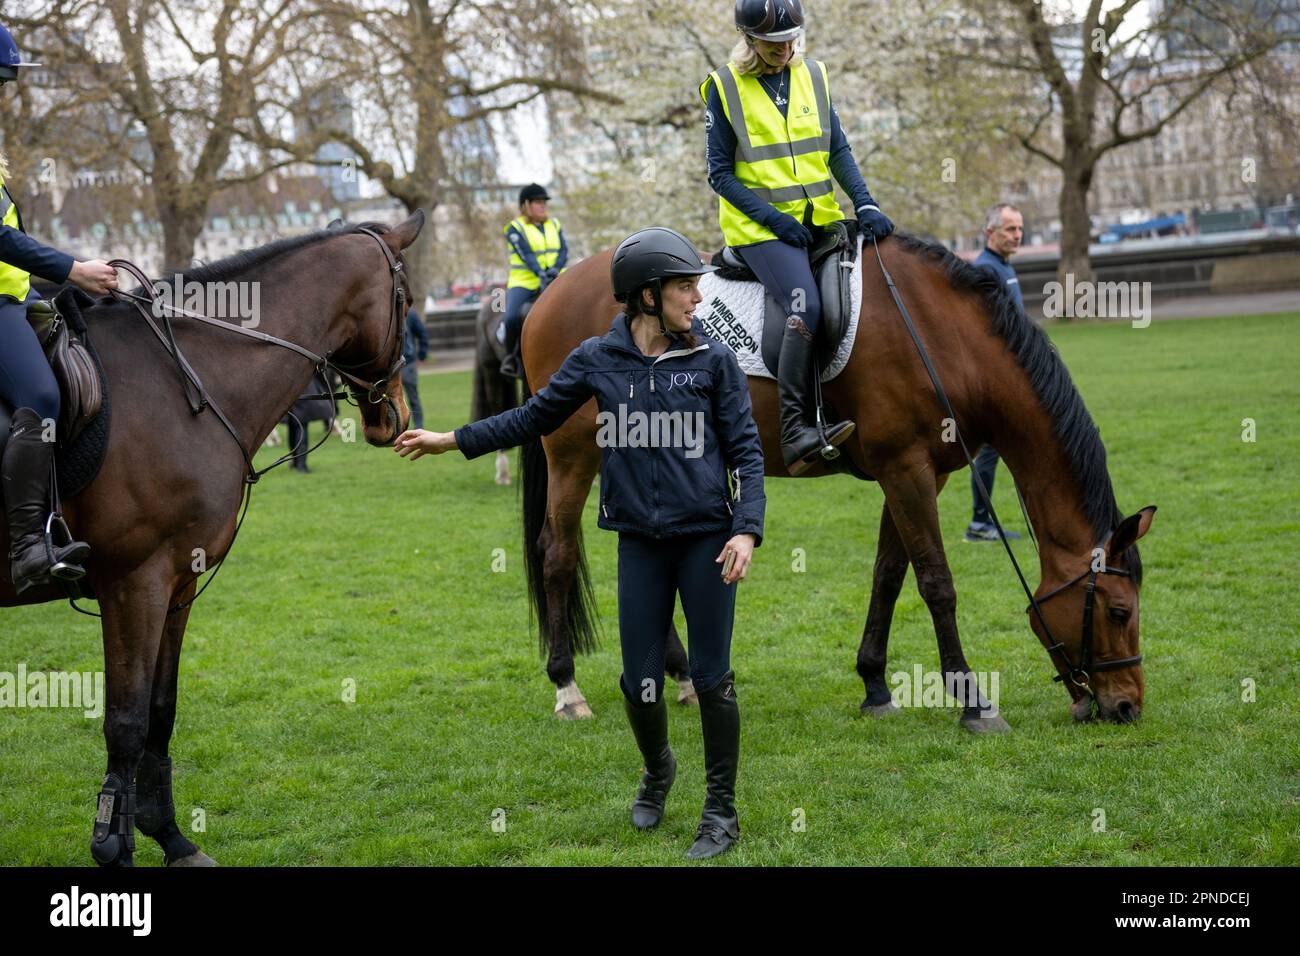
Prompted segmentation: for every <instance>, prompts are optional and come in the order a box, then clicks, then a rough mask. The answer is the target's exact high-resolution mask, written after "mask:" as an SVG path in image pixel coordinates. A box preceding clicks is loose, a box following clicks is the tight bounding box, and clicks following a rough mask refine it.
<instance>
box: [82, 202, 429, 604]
mask: <svg viewBox="0 0 1300 956" xmlns="http://www.w3.org/2000/svg"><path fill="white" fill-rule="evenodd" d="M353 231H354V232H357V233H364V234H365V235H367V236H369V237H370V238H372V239H374V240H375V242H377V243H378V244H379V248H380V249H382V250H383V253H384V258H385V259H386V260H387V262H388V271H389V275H390V277H391V278H392V281H393V294H392V299H391V301H392V309H391V310H390V313H389V317H388V332H387V333H386V334H385V336H384V341H383V344H382V345H381V346H380V347H379V351H377V352H376V353H375V356H374V358H372V359H370V360H369V361H366V362H361V363H358V364H354V365H339V364H338V363H336V362H334V361H332V356H333V354H334V353H333V352H330V353H329V354H327V355H317V354H316V353H315V352H313V351H311V350H310V349H307V348H304V347H303V346H301V345H298V344H297V343H295V342H290V341H288V340H286V339H282V338H278V337H276V336H274V335H268V334H267V333H265V332H259V331H257V330H256V329H247V328H244V327H243V326H242V325H232V324H231V323H229V322H221V321H218V320H216V319H213V318H210V317H209V316H206V315H203V314H202V313H199V312H191V311H190V310H189V309H182V308H179V307H177V306H173V305H170V304H168V303H165V302H161V301H159V299H160V296H158V295H152V296H145V295H137V294H135V293H133V292H125V291H123V290H121V289H114V290H112V294H113V296H114V297H116V298H118V299H121V300H123V301H126V302H129V303H130V304H131V305H133V306H134V307H135V309H136V311H137V312H139V313H140V315H141V316H142V317H143V318H144V321H145V323H146V324H147V325H148V326H149V328H150V329H151V330H152V331H153V333H154V335H155V336H157V338H158V341H160V342H161V343H162V344H163V348H165V349H166V350H167V354H168V355H170V356H171V358H172V360H173V361H174V362H175V363H176V367H177V369H178V370H179V372H180V374H181V384H182V387H183V389H184V391H185V399H186V401H187V402H188V403H189V406H190V412H191V414H194V415H198V414H199V413H200V412H202V411H203V410H204V409H205V408H209V409H211V410H212V413H213V414H214V415H216V417H217V419H218V421H220V422H221V424H222V425H223V426H224V427H225V429H226V431H227V432H229V433H230V437H231V438H233V439H234V440H235V444H236V445H238V446H239V451H240V453H241V454H242V455H243V456H244V464H245V466H246V468H247V473H246V474H245V476H244V495H243V506H242V508H241V510H240V515H239V520H238V521H237V522H236V524H235V534H234V536H232V537H231V540H230V547H228V548H226V554H223V555H222V556H221V558H220V559H219V560H218V561H217V562H216V564H215V565H213V566H212V568H211V571H212V574H211V575H210V576H209V577H208V580H207V581H206V582H204V584H203V587H201V588H199V590H198V591H197V592H196V593H195V595H194V596H193V597H192V598H190V599H189V600H188V601H185V602H184V603H182V604H178V605H176V606H175V607H173V608H171V609H169V611H168V613H169V614H171V613H173V612H175V611H179V610H182V609H184V608H187V607H189V606H190V605H191V604H193V603H194V602H195V601H196V600H198V598H199V595H201V594H202V593H203V592H204V591H206V590H207V588H208V585H210V584H211V583H212V582H213V580H214V579H215V578H216V575H217V571H219V570H220V568H221V565H222V563H224V561H225V558H226V555H228V554H229V553H230V551H231V549H232V548H233V547H234V545H235V537H237V536H238V535H239V529H240V528H241V527H243V524H244V516H245V515H247V514H248V506H249V503H250V502H251V501H252V493H251V489H252V486H253V485H255V484H256V483H257V482H258V481H259V480H260V479H261V477H262V476H263V475H265V474H266V473H267V472H268V471H270V470H271V469H273V468H275V467H277V466H279V465H282V464H284V463H285V462H286V461H289V460H291V459H292V458H294V457H296V456H297V455H298V454H301V453H302V452H299V451H298V449H296V448H295V449H292V450H290V452H289V453H288V454H286V455H283V456H281V457H280V458H278V459H276V460H275V461H274V462H272V463H271V464H270V465H268V466H267V467H265V468H263V469H261V470H260V471H259V470H258V469H257V468H255V467H254V466H253V455H252V453H251V452H250V451H249V449H248V448H246V447H245V446H244V442H243V439H241V438H240V437H239V433H238V431H236V429H235V426H234V425H233V424H231V422H230V419H229V418H228V417H227V416H226V413H225V412H224V411H222V409H221V406H220V405H218V404H217V402H216V401H215V400H214V399H213V398H212V396H211V395H210V394H208V391H207V389H206V388H205V387H204V385H203V382H202V380H201V379H200V378H199V376H198V373H197V372H195V371H194V368H193V366H191V365H190V363H189V361H188V360H187V359H186V358H185V355H184V354H183V353H182V352H181V349H180V346H179V345H178V344H177V342H176V335H175V333H174V332H173V330H172V324H171V317H172V315H183V316H186V317H188V318H191V319H195V320H197V321H199V322H203V323H206V324H207V325H211V326H213V327H214V328H218V329H224V330H226V331H227V332H234V333H237V334H239V335H244V336H247V337H249V338H252V339H256V340H257V341H259V342H266V343H267V344H270V345H276V346H279V347H280V348H284V349H288V350H289V351H291V352H296V353H297V354H299V355H301V356H303V357H304V358H307V359H310V360H311V362H312V364H313V365H315V367H316V372H317V373H318V374H319V373H324V372H325V371H326V370H327V369H331V370H333V371H334V372H335V373H336V374H338V375H339V377H340V378H342V379H343V380H344V381H345V382H347V385H348V390H347V393H346V394H345V393H343V392H325V393H323V394H319V395H304V396H300V397H301V398H307V399H325V398H329V399H339V398H347V397H348V396H349V395H350V396H351V398H352V401H353V403H354V404H357V405H358V406H359V405H360V398H359V395H360V394H361V393H362V392H364V393H365V399H366V401H368V402H369V403H370V404H371V405H378V404H380V403H382V404H384V405H386V406H387V407H388V411H389V412H390V413H391V415H392V417H393V421H394V422H396V424H397V426H398V427H399V428H400V427H401V424H402V419H401V415H400V414H399V413H398V411H397V405H396V404H395V403H394V402H393V400H392V399H391V398H390V397H389V395H388V388H389V383H390V382H392V380H393V377H394V376H396V375H398V374H399V373H400V372H401V370H402V368H403V366H405V365H406V356H405V354H404V350H403V349H402V348H400V347H399V348H398V349H397V356H396V358H394V359H393V361H392V362H391V363H390V364H389V366H388V371H387V372H385V373H384V375H383V376H382V377H381V378H378V379H376V380H374V381H367V380H366V379H363V378H360V377H359V376H358V375H356V374H355V373H356V372H358V371H361V370H364V369H366V368H368V367H370V366H371V365H373V364H374V363H375V362H376V361H378V360H379V359H380V358H381V357H382V356H383V355H385V354H386V353H387V351H388V349H389V342H391V341H392V340H393V334H394V332H395V331H397V330H398V329H399V328H400V327H401V322H402V317H403V315H404V314H405V308H404V306H405V298H406V293H405V289H404V288H403V283H402V277H403V275H404V271H403V269H402V261H401V259H399V258H398V257H397V256H396V255H395V254H394V253H393V250H392V249H390V248H389V246H388V243H386V242H385V241H384V240H383V238H382V237H381V236H380V235H379V233H377V232H375V231H373V230H371V229H368V228H366V227H365V226H357V227H355V229H354V230H353ZM351 234H352V233H340V235H351ZM108 264H109V265H110V266H112V267H114V268H115V269H121V270H122V271H124V272H127V273H129V274H130V275H131V276H132V277H133V278H134V279H135V280H136V281H138V282H139V283H140V287H141V288H142V289H145V290H147V291H148V290H153V289H154V288H155V286H154V283H152V282H151V281H150V280H149V278H148V276H146V275H145V274H144V272H143V271H142V270H141V269H140V268H139V267H138V266H137V265H135V264H134V263H132V262H129V261H127V260H126V259H112V260H110V261H109V263H108ZM146 304H148V305H149V306H152V307H153V308H154V309H157V310H159V311H160V312H161V315H160V316H159V318H160V319H161V323H162V327H161V328H160V327H159V323H158V322H156V321H154V315H152V314H151V313H150V310H149V309H148V308H146V307H145V306H146ZM400 344H401V338H400V336H399V337H398V345H399V346H400ZM336 351H337V350H336ZM329 436H330V431H329V430H328V429H327V430H326V432H325V437H324V438H322V439H321V440H320V441H319V442H317V443H316V444H315V445H313V446H312V447H311V448H309V449H307V453H310V452H313V451H315V450H316V449H317V448H319V447H320V446H321V445H322V444H324V443H325V441H326V440H328V439H329ZM71 603H72V606H73V608H75V609H76V610H78V611H81V613H83V614H90V615H91V616H95V617H98V616H99V615H95V614H92V612H90V611H85V610H82V608H80V607H77V603H76V601H75V599H74V600H72V602H71Z"/></svg>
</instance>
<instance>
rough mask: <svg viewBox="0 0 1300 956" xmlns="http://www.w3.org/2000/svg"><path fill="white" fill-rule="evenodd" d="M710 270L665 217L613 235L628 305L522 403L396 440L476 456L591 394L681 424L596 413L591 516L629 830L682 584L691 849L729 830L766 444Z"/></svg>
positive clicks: (644, 785)
mask: <svg viewBox="0 0 1300 956" xmlns="http://www.w3.org/2000/svg"><path fill="white" fill-rule="evenodd" d="M711 271H713V266H707V265H704V264H703V263H702V262H701V261H700V256H699V253H698V252H697V251H696V250H695V248H694V247H693V246H692V245H691V244H690V242H689V241H687V239H686V238H685V237H684V236H682V235H681V234H679V233H677V232H674V231H673V230H671V229H663V228H658V227H655V228H650V229H644V230H642V231H641V232H638V233H636V234H634V235H632V236H630V237H629V238H627V239H625V240H624V241H623V242H622V243H621V244H620V245H619V247H618V249H617V250H615V252H614V259H613V264H612V267H611V279H612V282H613V286H614V297H615V298H616V299H617V300H618V301H619V302H622V303H625V311H624V312H623V313H622V314H620V315H619V316H618V317H617V318H615V320H614V323H613V325H612V326H611V328H610V330H609V332H608V333H607V334H605V335H604V336H600V337H592V338H589V339H587V340H586V341H585V342H583V343H582V344H581V345H579V346H578V347H577V348H576V349H574V350H573V351H572V352H571V353H569V356H568V358H566V359H565V361H564V364H563V365H561V366H560V368H559V370H557V371H556V373H555V374H554V375H553V376H551V379H550V382H549V383H548V384H547V386H546V387H545V388H543V389H542V390H541V391H539V392H538V393H537V394H536V395H534V396H533V397H532V398H531V399H529V401H528V402H527V404H525V405H523V406H521V407H519V408H514V409H511V410H509V411H507V412H503V413H502V414H500V415H497V416H495V417H493V418H488V419H484V420H483V421H479V422H475V423H473V424H470V425H465V426H463V427H461V428H458V429H456V431H454V432H428V431H423V430H421V429H415V430H412V431H407V432H404V433H403V434H401V435H400V436H398V438H397V441H396V449H395V450H396V451H397V453H398V454H399V455H401V456H402V457H407V456H410V457H411V459H412V460H414V459H416V458H420V457H421V456H423V455H425V454H435V455H437V454H442V453H443V452H445V451H449V450H451V449H453V448H456V449H459V450H460V451H461V452H462V453H463V454H464V456H465V457H466V458H476V457H477V456H479V455H482V454H485V453H486V452H489V451H495V450H496V449H499V448H511V447H514V446H515V445H520V444H523V443H524V442H526V441H529V440H532V439H535V438H537V437H539V436H541V435H549V434H550V433H551V432H553V431H555V430H556V429H557V428H559V427H560V426H561V425H562V424H564V422H565V421H566V420H567V419H568V418H569V416H571V415H572V414H573V413H574V412H576V411H577V410H578V409H579V408H580V407H582V405H584V404H585V403H586V402H587V401H588V400H589V399H590V398H592V397H593V396H594V397H595V399H596V402H597V405H598V406H599V408H600V412H601V415H600V416H598V418H597V421H598V422H600V421H602V420H604V421H606V422H607V423H608V424H616V423H624V424H627V423H633V422H638V421H641V422H644V421H649V422H651V423H652V424H651V426H650V427H651V429H653V428H654V427H655V425H654V424H653V423H655V422H662V421H674V422H676V423H677V424H679V425H680V426H681V427H680V428H677V429H676V430H674V431H672V432H670V433H665V434H670V435H671V436H673V439H674V440H670V441H655V442H652V441H650V440H648V439H645V433H644V431H643V430H639V429H637V428H636V427H635V426H634V425H633V426H631V427H602V428H601V430H600V431H599V433H598V435H597V441H598V443H599V444H600V445H601V447H602V457H601V472H600V487H601V509H600V517H599V519H598V524H599V525H600V527H602V528H606V529H609V530H612V531H617V532H618V533H619V541H618V620H619V639H620V642H621V644H622V652H623V674H622V677H621V678H620V681H619V684H620V689H621V690H622V692H623V703H624V709H625V710H626V712H627V716H628V721H629V723H631V725H632V733H633V735H634V736H635V738H636V742H637V746H638V747H639V748H640V751H641V756H642V757H643V758H644V760H645V772H644V774H643V775H642V777H641V785H640V787H639V789H638V790H637V794H636V798H635V800H634V802H633V804H632V824H633V826H635V827H637V828H638V829H641V830H648V829H650V828H652V827H654V826H656V825H657V824H658V823H659V821H660V819H661V818H662V816H663V812H664V803H665V800H666V798H667V796H668V790H669V788H670V787H671V786H672V785H673V780H674V778H675V777H676V774H677V760H676V758H675V757H674V756H673V752H672V749H671V748H670V747H669V745H668V707H667V704H666V703H665V701H664V693H663V691H664V653H665V645H666V641H667V635H668V628H669V625H670V624H671V623H672V617H673V606H674V604H675V602H676V598H677V595H678V594H680V595H681V600H682V610H683V611H684V612H685V614H686V624H687V633H688V643H689V645H690V666H691V680H692V681H693V682H694V684H695V688H696V691H697V693H698V694H699V699H700V722H701V725H702V729H703V732H704V760H705V765H706V767H705V772H706V778H707V794H706V797H705V801H704V812H703V815H702V818H701V821H700V825H699V828H698V830H697V831H696V837H695V842H694V844H693V845H692V846H691V849H690V851H689V852H688V853H687V856H688V857H689V858H691V859H703V858H706V857H712V856H717V855H718V854H720V853H723V852H725V851H726V850H728V849H730V847H731V846H732V844H733V843H735V841H736V840H738V839H739V838H740V824H739V820H738V819H737V816H736V809H735V791H736V766H737V761H738V759H739V753H740V710H739V708H738V706H737V703H736V694H735V673H734V672H733V671H732V670H731V630H732V624H733V621H734V616H735V604H736V590H735V588H734V587H733V585H734V584H735V582H737V581H740V580H742V579H744V577H745V575H746V572H747V571H748V569H749V563H750V560H751V558H752V554H753V550H754V548H756V547H757V546H758V545H759V543H760V542H761V541H762V537H763V511H764V506H765V503H766V500H765V498H764V495H763V449H762V445H761V444H760V443H759V437H758V426H757V425H755V424H754V418H753V415H752V414H751V406H750V399H749V387H748V384H747V383H746V380H745V376H744V374H743V373H742V372H741V371H740V365H739V364H738V363H737V361H736V356H735V353H733V352H732V351H731V350H730V349H729V348H727V347H726V346H725V345H723V344H722V343H720V342H718V341H716V340H715V339H711V338H709V337H708V336H707V335H705V334H704V333H703V331H702V329H701V328H700V326H699V325H697V324H696V323H695V321H694V319H695V307H696V305H698V304H699V303H700V301H702V297H701V296H700V293H699V288H698V287H699V277H700V276H701V275H703V274H704V273H706V272H711ZM665 413H667V414H666V415H665ZM667 416H679V418H669V417H667ZM692 425H696V426H697V427H692ZM677 439H680V440H677ZM729 477H730V478H731V483H732V486H733V489H734V490H731V491H728V488H727V485H728V478H729ZM718 564H721V565H723V567H722V573H721V575H719V574H718V569H717V567H716V565H718Z"/></svg>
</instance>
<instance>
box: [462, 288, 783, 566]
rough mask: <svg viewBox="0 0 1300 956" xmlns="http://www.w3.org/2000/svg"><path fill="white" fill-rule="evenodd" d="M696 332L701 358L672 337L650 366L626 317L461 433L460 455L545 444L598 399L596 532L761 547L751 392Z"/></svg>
mask: <svg viewBox="0 0 1300 956" xmlns="http://www.w3.org/2000/svg"><path fill="white" fill-rule="evenodd" d="M691 331H692V333H694V335H695V338H696V342H697V344H696V346H695V347H694V348H689V347H688V346H687V345H686V344H685V342H684V341H683V340H682V339H681V337H680V336H673V337H672V340H671V344H670V345H669V347H668V350H667V351H666V352H664V353H663V354H662V355H660V356H657V357H655V358H650V357H648V356H646V355H644V354H643V353H642V352H641V350H640V349H639V348H637V346H636V342H635V341H633V339H632V330H631V328H630V326H629V324H628V317H627V315H626V314H623V313H620V314H619V315H618V316H617V317H616V318H615V319H614V322H613V324H612V325H611V326H610V330H609V332H608V333H606V334H605V335H603V336H593V337H592V338H589V339H587V340H586V341H584V342H583V343H582V344H580V345H579V346H578V347H577V348H576V349H574V350H573V351H572V352H570V353H569V357H568V358H566V359H565V360H564V364H563V365H561V366H560V368H559V369H558V370H557V371H556V373H555V374H554V375H552V376H551V380H550V382H548V383H547V385H546V387H545V388H543V389H542V390H541V391H539V392H538V393H537V394H536V395H534V396H533V397H532V398H530V399H529V400H528V402H527V403H525V404H524V405H521V406H520V407H518V408H512V409H510V410H509V411H506V412H502V413H501V414H500V415H497V416H495V417H493V418H485V419H483V420H482V421H478V422H474V423H472V424H469V425H464V426H462V427H461V428H458V429H456V445H457V447H458V448H460V450H461V452H462V453H464V455H465V457H466V458H477V457H478V456H479V455H482V454H485V453H487V452H490V451H495V450H496V449H498V448H512V447H514V446H515V445H520V444H523V443H524V442H526V441H528V440H529V439H532V438H535V437H537V436H540V435H549V434H550V433H551V432H553V431H555V430H556V429H557V428H559V427H560V426H561V425H563V424H564V422H565V421H566V420H567V419H568V418H569V416H571V415H572V414H573V413H574V412H576V411H577V410H578V409H579V408H581V407H582V405H583V404H585V403H586V402H587V401H588V400H589V399H590V398H592V397H593V396H594V397H595V399H596V404H597V406H598V408H599V410H600V414H599V415H598V417H597V425H598V427H599V431H598V432H597V436H596V440H597V443H598V444H600V446H601V449H602V451H601V465H600V517H599V520H598V522H597V523H598V524H599V525H600V527H602V528H605V529H607V530H610V531H632V532H636V533H638V534H644V535H650V536H651V537H656V538H664V537H670V536H672V535H679V534H692V533H696V532H705V531H719V530H722V529H724V528H730V529H731V533H732V534H733V535H737V534H744V533H746V532H748V533H751V534H753V535H754V537H755V543H756V544H757V543H760V542H761V541H762V539H763V511H764V507H765V505H766V503H767V499H766V498H765V497H764V494H763V446H762V444H761V443H760V442H759V438H758V426H757V425H756V424H755V423H754V416H753V413H752V408H751V405H750V400H749V386H748V385H747V383H746V381H745V375H744V373H743V372H741V370H740V364H739V363H738V362H737V361H736V354H735V353H734V352H732V351H731V349H729V348H727V346H725V345H723V344H722V343H721V342H719V341H718V340H717V339H713V338H710V337H709V336H708V335H706V334H705V333H704V330H703V327H702V326H701V325H700V323H699V320H698V319H697V320H696V321H695V322H694V323H693V324H692V326H691ZM665 413H666V414H665ZM729 479H730V484H731V488H730V489H729V488H728V480H729Z"/></svg>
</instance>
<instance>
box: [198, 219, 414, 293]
mask: <svg viewBox="0 0 1300 956" xmlns="http://www.w3.org/2000/svg"><path fill="white" fill-rule="evenodd" d="M390 228H391V227H390V226H388V225H387V224H386V223H382V222H358V223H347V222H344V221H343V220H341V219H335V220H334V221H333V222H332V223H330V224H329V225H328V226H326V227H325V228H324V229H317V230H316V231H315V232H308V233H304V234H303V235H300V236H289V237H287V238H285V239H276V240H275V241H273V242H268V243H267V244H266V245H264V246H256V247H255V248H252V249H244V250H242V251H240V252H236V253H233V254H231V255H229V256H226V257H225V258H224V259H218V260H217V261H216V262H212V263H209V264H207V265H202V266H197V267H195V268H192V269H189V270H186V271H183V272H182V273H181V275H182V276H184V277H185V278H186V279H188V280H193V281H194V282H226V281H229V280H231V279H233V278H236V277H237V276H239V275H242V274H243V273H245V272H248V271H250V270H252V269H256V268H258V267H259V266H263V265H266V264H267V263H268V262H270V261H271V260H272V259H275V258H276V257H278V256H282V255H284V254H285V253H286V252H293V251H294V250H296V249H301V248H303V247H304V246H311V245H315V244H316V243H318V242H323V241H324V240H326V239H333V238H334V237H335V236H343V235H348V234H351V233H356V232H360V231H361V230H362V229H369V230H370V231H371V232H377V233H379V234H381V235H382V234H383V233H385V232H388V230H389V229H390Z"/></svg>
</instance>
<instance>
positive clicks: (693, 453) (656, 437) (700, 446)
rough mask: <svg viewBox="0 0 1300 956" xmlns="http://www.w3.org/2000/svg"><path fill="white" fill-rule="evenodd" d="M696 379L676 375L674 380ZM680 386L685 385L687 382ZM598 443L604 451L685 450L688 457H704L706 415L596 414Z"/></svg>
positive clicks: (623, 408)
mask: <svg viewBox="0 0 1300 956" xmlns="http://www.w3.org/2000/svg"><path fill="white" fill-rule="evenodd" d="M687 375H691V376H692V377H693V373H689V372H674V373H673V378H674V379H677V378H678V377H681V378H683V379H684V378H686V376H687ZM678 384H681V385H685V384H686V382H680V383H678ZM596 444H597V445H599V446H600V447H601V448H684V449H686V457H687V458H699V457H700V456H701V455H703V454H704V412H642V411H634V412H629V411H628V410H627V405H626V404H624V403H623V402H619V404H618V411H617V412H610V411H605V412H598V413H597V414H596Z"/></svg>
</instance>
